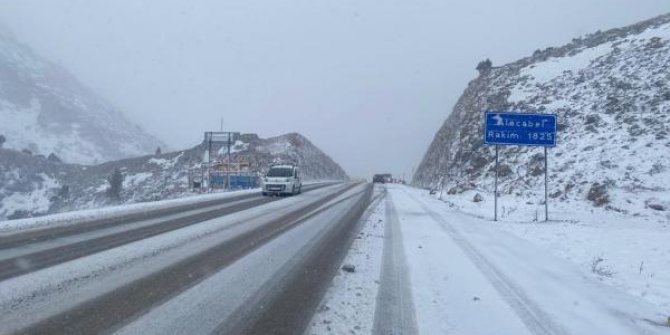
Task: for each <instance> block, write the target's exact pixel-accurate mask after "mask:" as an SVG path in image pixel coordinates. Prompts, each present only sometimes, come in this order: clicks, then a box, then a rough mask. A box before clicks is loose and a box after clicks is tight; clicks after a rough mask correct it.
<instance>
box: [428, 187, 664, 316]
mask: <svg viewBox="0 0 670 335" xmlns="http://www.w3.org/2000/svg"><path fill="white" fill-rule="evenodd" d="M423 193H424V196H428V195H427V192H425V191H424V192H423ZM477 193H478V192H476V191H469V192H465V193H463V194H460V195H447V194H446V193H444V194H442V195H441V199H442V200H443V201H444V202H445V205H446V206H448V207H450V208H452V209H455V210H458V211H460V212H463V213H467V214H468V215H470V216H473V217H478V218H482V219H483V221H484V222H487V223H488V224H490V225H493V226H496V227H497V228H500V229H504V230H505V231H509V232H512V233H514V234H515V235H517V236H520V237H522V238H524V239H526V240H529V241H531V242H532V243H534V244H535V245H537V246H539V247H541V248H543V249H546V250H548V251H549V252H551V253H552V254H554V255H556V256H558V257H560V258H562V259H564V260H567V261H570V262H572V263H574V264H575V265H576V266H578V267H579V268H580V270H582V271H584V272H585V273H586V274H587V275H589V276H591V277H593V278H596V279H598V280H600V281H602V282H604V283H606V284H608V285H611V286H614V287H616V288H618V289H621V290H623V291H625V292H627V293H629V294H632V295H635V296H639V297H641V298H644V299H645V300H647V301H649V302H651V303H653V304H655V305H657V306H659V307H661V308H663V309H665V310H667V311H669V313H670V243H668V241H670V217H668V214H665V213H664V212H657V215H647V216H633V215H627V214H623V213H617V212H612V211H607V210H604V209H602V208H594V207H593V206H591V205H590V204H588V203H585V202H579V201H572V202H570V201H567V202H566V201H552V200H551V199H550V201H549V219H550V221H549V222H545V221H544V218H545V208H544V205H543V204H539V203H540V201H529V200H530V199H521V198H517V197H514V196H509V195H503V196H501V197H500V198H499V199H498V222H493V206H494V200H493V196H492V195H491V194H487V193H479V195H480V196H481V197H482V201H481V202H474V201H473V199H474V196H475V194H477ZM434 197H435V198H440V194H439V193H438V194H435V195H434ZM536 200H540V199H536ZM653 213H656V212H653Z"/></svg>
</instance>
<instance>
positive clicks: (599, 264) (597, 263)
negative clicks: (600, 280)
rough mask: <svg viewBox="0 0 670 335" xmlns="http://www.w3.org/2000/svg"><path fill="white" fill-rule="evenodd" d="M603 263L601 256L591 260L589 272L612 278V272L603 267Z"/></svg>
mask: <svg viewBox="0 0 670 335" xmlns="http://www.w3.org/2000/svg"><path fill="white" fill-rule="evenodd" d="M604 261H605V258H604V257H603V256H597V257H593V260H592V261H591V272H593V273H595V274H597V275H598V276H601V277H610V278H611V277H612V276H614V272H612V271H611V270H610V269H608V268H607V267H606V266H604V265H603V262H604Z"/></svg>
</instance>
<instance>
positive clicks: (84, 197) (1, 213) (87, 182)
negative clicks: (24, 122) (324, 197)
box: [0, 134, 348, 220]
mask: <svg viewBox="0 0 670 335" xmlns="http://www.w3.org/2000/svg"><path fill="white" fill-rule="evenodd" d="M235 140H236V144H235V145H234V146H233V148H232V150H231V158H232V161H233V162H237V161H244V162H248V163H249V164H250V167H251V171H252V173H256V174H260V173H263V172H264V171H265V169H267V167H268V166H269V165H271V164H272V163H280V162H292V163H297V164H299V166H300V168H301V172H302V176H303V178H304V179H305V180H307V181H310V180H343V179H347V178H348V177H347V175H346V173H345V172H344V171H343V170H342V168H340V166H339V165H337V164H336V163H335V162H333V160H332V159H330V157H328V156H327V155H326V154H324V153H323V152H322V151H321V150H319V149H318V148H317V147H315V146H314V145H313V144H312V143H311V142H309V140H308V139H307V138H305V137H303V136H302V135H299V134H287V135H283V136H278V137H273V138H269V139H261V138H259V137H258V136H256V135H254V134H243V135H240V136H239V137H238V138H236V139H235ZM207 151H208V150H207V145H206V144H205V143H203V144H200V145H198V146H196V147H194V148H192V149H189V150H184V151H178V152H170V153H165V154H160V155H151V156H143V157H138V158H130V159H124V160H119V161H111V162H107V163H103V164H99V165H92V166H86V165H75V164H67V163H62V162H60V161H58V160H56V159H54V158H53V157H51V158H48V157H44V156H37V155H29V154H27V153H24V152H19V151H16V150H11V149H0V162H2V164H0V220H5V219H15V218H23V217H30V216H36V215H43V214H47V213H56V212H63V211H70V210H78V209H89V208H98V207H103V206H108V205H116V204H123V203H133V202H143V201H154V200H161V199H169V198H177V197H182V196H187V195H189V194H193V193H196V192H197V191H194V190H192V189H191V187H190V185H189V171H190V170H191V169H198V168H201V166H202V163H203V162H204V161H207ZM212 152H213V155H212V160H214V161H216V160H219V159H221V160H223V161H226V160H227V148H222V147H221V148H217V147H214V148H213V149H212ZM115 170H118V171H120V172H121V175H122V178H123V183H122V185H123V186H122V188H121V191H120V197H119V198H118V199H115V198H113V197H110V196H109V194H108V190H109V187H110V182H109V181H108V179H109V178H110V177H111V176H112V174H113V173H114V171H115Z"/></svg>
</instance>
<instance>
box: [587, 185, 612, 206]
mask: <svg viewBox="0 0 670 335" xmlns="http://www.w3.org/2000/svg"><path fill="white" fill-rule="evenodd" d="M586 199H587V200H590V201H592V202H593V204H594V205H595V206H597V207H600V206H602V205H605V204H608V203H609V202H610V198H609V195H608V194H607V186H606V185H605V184H600V183H593V185H591V188H590V189H589V194H588V195H587V196H586Z"/></svg>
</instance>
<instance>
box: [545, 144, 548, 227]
mask: <svg viewBox="0 0 670 335" xmlns="http://www.w3.org/2000/svg"><path fill="white" fill-rule="evenodd" d="M547 175H549V169H548V168H547V147H546V146H545V147H544V221H549V200H548V198H549V197H548V196H547V194H548V193H549V190H548V186H547V185H548V182H547Z"/></svg>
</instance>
